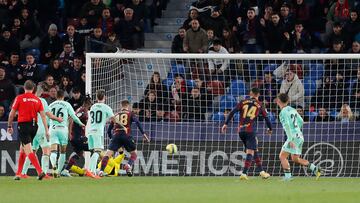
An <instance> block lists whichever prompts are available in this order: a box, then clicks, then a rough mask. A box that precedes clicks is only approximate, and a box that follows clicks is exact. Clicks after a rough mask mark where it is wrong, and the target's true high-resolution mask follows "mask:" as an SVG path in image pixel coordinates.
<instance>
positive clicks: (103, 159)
mask: <svg viewBox="0 0 360 203" xmlns="http://www.w3.org/2000/svg"><path fill="white" fill-rule="evenodd" d="M108 161H109V157H108V156H104V157H103V158H102V160H101V169H100V170H101V171H104V169H105V168H106V165H107V164H108Z"/></svg>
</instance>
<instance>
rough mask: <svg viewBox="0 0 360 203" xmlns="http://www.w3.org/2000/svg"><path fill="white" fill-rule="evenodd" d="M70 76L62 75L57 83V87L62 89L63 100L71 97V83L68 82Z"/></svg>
mask: <svg viewBox="0 0 360 203" xmlns="http://www.w3.org/2000/svg"><path fill="white" fill-rule="evenodd" d="M70 82H71V81H70V78H69V77H68V76H62V77H61V82H60V85H59V89H61V90H63V91H64V98H65V100H69V99H70V98H71V93H72V85H71V83H70Z"/></svg>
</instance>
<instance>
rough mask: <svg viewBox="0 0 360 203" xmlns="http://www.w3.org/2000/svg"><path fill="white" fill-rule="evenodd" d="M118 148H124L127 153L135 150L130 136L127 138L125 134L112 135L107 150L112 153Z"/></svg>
mask: <svg viewBox="0 0 360 203" xmlns="http://www.w3.org/2000/svg"><path fill="white" fill-rule="evenodd" d="M120 147H124V148H125V149H126V151H128V152H132V151H135V150H136V144H135V141H134V139H133V138H132V137H131V136H127V135H126V133H125V132H120V133H116V134H115V135H113V137H112V139H111V141H110V144H109V149H110V150H111V151H114V152H116V151H117V150H118V149H119V148H120Z"/></svg>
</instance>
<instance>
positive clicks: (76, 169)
mask: <svg viewBox="0 0 360 203" xmlns="http://www.w3.org/2000/svg"><path fill="white" fill-rule="evenodd" d="M70 170H71V171H72V172H74V173H77V174H79V175H81V176H82V175H84V174H85V170H84V169H82V168H80V167H79V166H75V165H72V166H71V168H70Z"/></svg>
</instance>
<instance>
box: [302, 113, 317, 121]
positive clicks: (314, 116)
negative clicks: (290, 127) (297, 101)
mask: <svg viewBox="0 0 360 203" xmlns="http://www.w3.org/2000/svg"><path fill="white" fill-rule="evenodd" d="M318 114H319V113H318V112H310V111H305V116H308V117H309V120H310V121H315V119H316V117H317V116H318Z"/></svg>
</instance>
